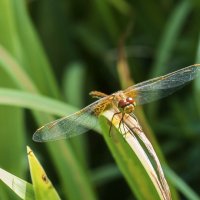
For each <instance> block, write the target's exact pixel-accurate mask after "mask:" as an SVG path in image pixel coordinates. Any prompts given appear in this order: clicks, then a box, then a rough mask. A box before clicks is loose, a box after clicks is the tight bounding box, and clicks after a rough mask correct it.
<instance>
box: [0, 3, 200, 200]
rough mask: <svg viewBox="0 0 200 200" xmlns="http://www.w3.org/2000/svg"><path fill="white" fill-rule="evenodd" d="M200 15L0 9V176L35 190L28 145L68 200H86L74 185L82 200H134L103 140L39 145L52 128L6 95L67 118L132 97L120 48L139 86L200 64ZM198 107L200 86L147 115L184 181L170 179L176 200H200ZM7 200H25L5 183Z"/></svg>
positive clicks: (85, 7) (86, 7) (136, 9)
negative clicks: (97, 103) (126, 94)
mask: <svg viewBox="0 0 200 200" xmlns="http://www.w3.org/2000/svg"><path fill="white" fill-rule="evenodd" d="M199 13H200V1H198V0H192V1H186V0H185V1H175V0H169V1H164V0H160V1H158V0H149V1H148V2H147V1H146V2H145V1H140V0H135V1H125V0H92V1H82V0H78V1H70V0H68V1H67V0H57V1H53V0H40V1H39V0H26V1H23V0H18V1H16V0H1V1H0V103H1V105H0V167H1V168H3V169H5V170H7V171H9V172H11V173H13V174H14V175H16V176H19V177H21V178H23V179H25V180H30V175H29V171H28V163H27V160H26V145H29V146H31V148H32V149H33V150H34V152H35V153H36V155H37V157H38V159H39V160H40V162H41V163H42V165H43V166H44V168H45V170H46V172H47V174H48V175H49V178H50V179H51V181H52V182H53V184H54V186H55V187H56V189H57V191H58V193H59V194H60V196H61V198H62V199H80V198H79V197H78V196H77V193H79V190H80V188H77V185H76V184H75V182H76V181H77V180H74V179H78V180H79V178H80V177H81V179H82V180H84V187H85V188H83V190H84V192H85V195H86V196H82V198H81V199H114V198H115V199H136V197H135V196H134V194H133V193H132V192H131V190H130V189H129V186H128V184H127V182H126V180H125V178H124V177H123V175H122V174H121V172H120V171H119V169H118V167H117V165H116V164H115V162H114V159H113V157H112V155H111V153H110V151H109V149H108V147H107V145H106V143H105V141H104V140H103V137H102V136H101V135H100V134H97V133H95V132H92V131H90V133H88V134H84V135H82V136H78V137H76V138H73V139H70V140H67V141H64V140H63V141H58V142H53V143H48V144H44V143H41V144H38V143H35V142H33V141H32V134H33V133H34V131H35V130H36V129H37V128H38V127H39V126H40V125H42V124H44V123H45V122H48V121H51V120H52V119H53V118H52V117H51V116H49V115H47V114H46V113H45V112H39V111H35V109H31V110H30V109H25V108H27V107H29V108H30V106H27V105H26V104H25V103H24V105H23V100H25V97H23V95H22V96H20V97H18V95H17V94H16V95H14V96H10V97H9V95H8V94H7V93H6V90H3V88H4V89H5V88H12V89H15V90H18V91H19V90H20V91H26V92H29V93H34V94H42V95H45V96H49V97H51V98H53V99H57V100H60V101H63V102H65V103H67V104H68V107H66V114H69V113H71V112H72V111H74V110H78V109H80V108H82V107H84V106H86V105H88V104H89V103H91V102H92V99H91V98H90V97H89V95H88V93H89V92H90V91H91V90H100V91H102V92H105V93H108V94H110V93H112V92H115V91H117V90H119V89H121V88H122V87H124V85H123V84H122V83H123V81H126V80H123V71H120V70H119V68H117V65H118V63H119V54H118V52H119V48H120V47H121V48H123V49H124V50H125V52H126V58H127V62H128V65H129V70H130V74H131V78H132V80H133V81H134V82H135V83H137V82H140V81H144V80H147V79H149V78H152V77H156V76H159V75H163V74H166V73H168V72H171V71H175V70H177V69H180V68H182V67H186V66H188V65H191V64H194V63H200V35H199V30H200V20H199V19H200V14H199ZM17 98H18V99H17ZM199 99H200V80H199V79H198V80H195V81H193V82H192V84H189V85H187V86H186V87H184V88H183V89H181V90H180V91H178V92H176V93H175V94H174V95H172V96H170V97H167V98H165V99H162V100H160V101H158V102H155V103H151V104H148V105H145V106H144V113H145V116H146V119H147V121H145V122H143V123H146V125H144V124H143V123H142V125H144V126H148V127H150V129H151V130H152V131H151V136H150V139H152V137H153V138H154V137H155V138H156V140H157V142H155V141H154V140H155V138H154V139H152V140H153V141H152V143H153V144H155V145H156V147H155V148H156V149H157V151H158V154H160V153H159V151H160V152H162V154H163V155H164V157H165V160H166V162H167V163H168V165H169V167H170V168H171V169H172V170H173V171H174V172H175V173H176V175H175V174H171V172H169V171H168V170H167V172H166V174H167V175H166V176H167V178H168V179H169V180H170V182H171V184H172V185H173V186H174V187H175V188H176V189H177V192H178V193H177V196H176V199H199V197H198V195H200V181H199V180H200V167H199V166H200V117H199V116H200V101H199ZM6 101H7V102H6ZM27 101H28V100H27ZM30 101H31V100H30ZM20 102H22V103H20ZM40 103H42V102H39V101H38V102H37V101H35V104H34V105H33V106H32V107H33V108H36V107H37V106H40ZM43 103H44V104H45V102H43ZM3 104H4V105H3ZM6 104H7V105H6ZM8 104H9V105H8ZM16 105H20V107H16ZM47 105H48V104H47ZM70 105H71V107H70ZM68 108H69V109H68ZM49 109H53V108H51V107H50V106H49ZM47 110H48V109H47ZM49 112H50V111H49ZM141 112H142V111H141ZM60 113H61V112H60ZM64 113H65V110H63V114H60V116H61V115H64ZM54 114H56V112H54ZM57 114H58V113H57ZM58 115H59V114H58ZM139 119H140V117H139ZM148 129H149V128H148ZM157 143H158V144H159V145H157ZM72 155H73V156H72ZM127 156H128V155H127ZM161 157H162V156H161ZM161 160H164V159H163V158H162V159H161ZM75 167H76V168H75ZM177 175H178V176H179V178H180V179H179V178H177V177H176V176H177ZM138 178H140V177H138ZM78 182H79V181H78ZM80 187H81V186H80ZM186 188H187V189H186ZM84 192H83V193H84ZM0 199H3V200H6V199H19V198H17V197H16V196H15V195H14V194H13V193H12V192H10V190H9V189H8V188H7V187H6V186H4V185H3V184H2V183H0Z"/></svg>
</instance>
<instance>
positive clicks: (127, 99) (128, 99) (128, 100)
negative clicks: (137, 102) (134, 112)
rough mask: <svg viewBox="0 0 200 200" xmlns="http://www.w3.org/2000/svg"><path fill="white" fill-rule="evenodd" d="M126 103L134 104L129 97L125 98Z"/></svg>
mask: <svg viewBox="0 0 200 200" xmlns="http://www.w3.org/2000/svg"><path fill="white" fill-rule="evenodd" d="M126 101H127V102H129V103H131V104H133V103H134V99H133V98H131V97H127V98H126Z"/></svg>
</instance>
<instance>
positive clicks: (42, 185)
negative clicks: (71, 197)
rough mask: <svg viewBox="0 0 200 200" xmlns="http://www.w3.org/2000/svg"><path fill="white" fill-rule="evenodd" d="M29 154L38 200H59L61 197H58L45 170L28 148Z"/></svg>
mask: <svg viewBox="0 0 200 200" xmlns="http://www.w3.org/2000/svg"><path fill="white" fill-rule="evenodd" d="M27 153H28V161H29V166H30V171H31V178H32V182H33V188H34V193H35V197H36V199H37V200H43V199H49V200H57V199H58V200H59V199H60V197H59V196H58V194H57V192H56V190H55V188H54V187H53V185H52V183H51V181H50V180H49V179H48V177H47V175H46V173H45V171H44V169H43V168H42V166H41V165H40V163H39V161H38V160H37V158H36V157H35V155H34V153H33V152H32V150H31V149H30V148H29V147H27Z"/></svg>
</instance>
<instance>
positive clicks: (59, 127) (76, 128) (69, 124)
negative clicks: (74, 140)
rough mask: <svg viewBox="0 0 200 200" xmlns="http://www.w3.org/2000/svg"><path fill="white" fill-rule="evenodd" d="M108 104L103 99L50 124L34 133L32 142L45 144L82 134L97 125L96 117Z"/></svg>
mask: <svg viewBox="0 0 200 200" xmlns="http://www.w3.org/2000/svg"><path fill="white" fill-rule="evenodd" d="M109 103H110V102H109V101H108V100H106V97H105V98H102V99H100V100H98V101H95V102H94V103H92V104H90V105H89V106H87V107H85V108H83V109H82V110H80V111H78V112H76V113H74V114H72V115H69V116H66V117H63V118H61V119H58V120H55V121H53V122H50V123H48V124H46V125H44V126H42V127H41V128H39V129H38V130H37V131H36V132H35V133H34V135H33V140H34V141H37V142H47V141H54V140H59V139H65V138H69V137H73V136H76V135H79V134H82V133H84V132H86V131H87V130H89V129H92V128H93V127H95V126H96V125H97V116H98V115H99V114H100V112H102V111H103V110H104V109H105V108H106V106H107V105H108V104H109Z"/></svg>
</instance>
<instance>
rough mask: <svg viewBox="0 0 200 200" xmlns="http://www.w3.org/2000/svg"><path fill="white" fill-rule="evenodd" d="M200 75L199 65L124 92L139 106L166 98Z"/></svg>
mask: <svg viewBox="0 0 200 200" xmlns="http://www.w3.org/2000/svg"><path fill="white" fill-rule="evenodd" d="M199 74H200V66H199V65H191V66H189V67H186V68H183V69H180V70H177V71H175V72H172V73H169V74H167V75H165V76H160V77H157V78H153V79H150V80H148V81H144V82H141V83H139V84H136V85H134V86H131V87H129V88H127V89H126V90H124V94H125V95H127V96H132V97H134V98H135V100H136V102H137V104H138V105H141V104H145V103H149V102H151V101H155V100H158V99H161V98H163V97H166V96H168V95H170V94H172V93H174V92H175V91H176V90H178V89H180V88H181V87H183V86H184V85H185V84H187V83H189V82H190V81H192V80H193V79H195V78H196V77H197V76H199Z"/></svg>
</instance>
